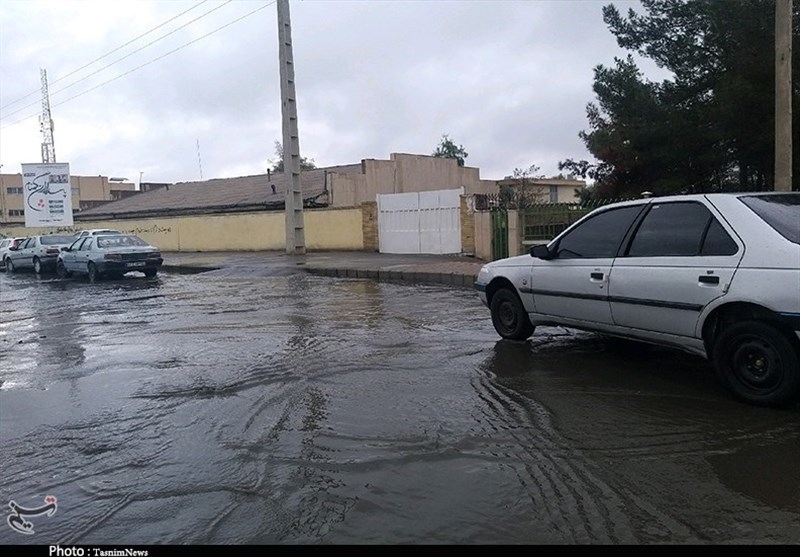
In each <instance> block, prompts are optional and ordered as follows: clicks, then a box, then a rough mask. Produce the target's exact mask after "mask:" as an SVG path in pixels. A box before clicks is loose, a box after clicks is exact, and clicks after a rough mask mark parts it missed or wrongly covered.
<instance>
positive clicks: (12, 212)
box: [8, 209, 25, 217]
mask: <svg viewBox="0 0 800 557" xmlns="http://www.w3.org/2000/svg"><path fill="white" fill-rule="evenodd" d="M8 216H9V217H24V216H25V211H23V210H21V209H9V210H8Z"/></svg>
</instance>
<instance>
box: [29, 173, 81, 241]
mask: <svg viewBox="0 0 800 557" xmlns="http://www.w3.org/2000/svg"><path fill="white" fill-rule="evenodd" d="M22 184H23V194H24V196H25V200H24V204H25V226H26V227H28V228H31V227H33V228H36V227H47V226H72V186H71V184H70V179H69V163H52V164H47V163H34V164H23V165H22Z"/></svg>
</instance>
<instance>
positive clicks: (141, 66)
mask: <svg viewBox="0 0 800 557" xmlns="http://www.w3.org/2000/svg"><path fill="white" fill-rule="evenodd" d="M275 2H277V0H273V1H272V2H270V3H269V4H264V5H263V6H261V7H260V8H256V9H255V10H253V11H250V12H247V13H246V14H244V15H243V16H241V17H238V18H236V19H234V20H232V21H230V22H228V23H226V24H225V25H222V26H221V27H217V28H216V29H214V30H213V31H209V32H208V33H206V34H205V35H202V36H200V37H197V38H196V39H194V40H192V41H189V42H188V43H185V44H183V45H181V46H179V47H178V48H175V49H173V50H170V51H169V52H167V53H165V54H162V55H161V56H158V57H157V58H153V59H152V60H150V61H149V62H145V63H144V64H141V65H140V66H136V67H135V68H133V69H131V70H128V71H127V72H125V73H123V74H120V75H118V76H117V77H114V78H112V79H109V80H108V81H104V82H103V83H101V84H99V85H95V86H94V87H91V88H89V89H87V90H85V91H82V92H80V93H78V94H76V95H73V96H71V97H69V98H67V99H64V100H63V101H61V102H58V103H56V104H54V105H53V106H54V107H55V106H61V105H62V104H65V103H68V102H69V101H71V100H73V99H77V98H78V97H81V96H83V95H85V94H87V93H90V92H92V91H94V90H95V89H99V88H100V87H103V86H104V85H108V84H109V83H111V82H113V81H116V80H118V79H120V78H121V77H125V76H126V75H129V74H132V73H133V72H135V71H137V70H140V69H142V68H144V67H145V66H149V65H150V64H152V63H154V62H158V61H159V60H161V59H163V58H166V57H167V56H170V55H171V54H174V53H176V52H178V51H179V50H183V49H184V48H186V47H187V46H190V45H193V44H194V43H196V42H198V41H201V40H203V39H205V38H206V37H208V36H210V35H213V34H214V33H216V32H217V31H221V30H222V29H225V28H226V27H230V26H231V25H233V24H234V23H238V22H239V21H241V20H243V19H244V18H246V17H250V16H251V15H253V14H254V13H256V12H260V11H261V10H263V9H264V8H268V7H270V6H272V5H273V4H275ZM37 115H38V113H36V114H31V115H30V116H26V117H24V118H20V119H19V120H17V121H15V122H11V123H10V124H6V125H5V126H2V127H0V130H4V129H6V128H9V127H11V126H15V125H17V124H19V123H20V122H24V121H25V120H28V119H30V118H33V117H34V116H37Z"/></svg>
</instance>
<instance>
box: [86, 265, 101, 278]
mask: <svg viewBox="0 0 800 557" xmlns="http://www.w3.org/2000/svg"><path fill="white" fill-rule="evenodd" d="M87 271H88V273H89V282H95V281H97V279H99V278H100V273H98V272H97V265H95V264H94V263H92V262H91V261H89V266H88V269H87Z"/></svg>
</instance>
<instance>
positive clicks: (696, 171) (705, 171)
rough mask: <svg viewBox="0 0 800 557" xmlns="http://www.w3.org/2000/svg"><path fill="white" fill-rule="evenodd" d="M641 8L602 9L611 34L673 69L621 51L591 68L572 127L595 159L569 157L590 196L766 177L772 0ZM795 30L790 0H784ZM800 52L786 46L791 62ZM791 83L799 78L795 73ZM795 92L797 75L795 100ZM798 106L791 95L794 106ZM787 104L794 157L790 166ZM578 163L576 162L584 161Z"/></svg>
mask: <svg viewBox="0 0 800 557" xmlns="http://www.w3.org/2000/svg"><path fill="white" fill-rule="evenodd" d="M641 4H642V7H643V9H644V13H637V12H636V11H634V10H629V11H628V12H627V15H622V14H621V13H620V11H619V10H618V9H617V8H616V7H615V6H614V5H608V6H605V7H604V8H603V17H604V20H605V22H606V24H607V25H608V27H609V29H610V31H611V32H612V33H613V34H614V35H615V37H616V39H617V43H618V44H619V45H620V46H621V47H623V48H625V49H628V50H630V51H633V52H636V53H638V54H639V55H641V56H644V57H647V58H650V59H652V60H654V61H655V62H656V63H657V64H658V65H659V66H661V67H663V68H665V69H667V70H669V71H670V72H671V73H672V77H671V78H670V79H667V80H664V81H663V82H661V83H653V82H650V81H647V80H645V79H644V77H643V75H642V74H641V72H640V71H639V69H638V67H637V66H636V64H635V62H634V61H633V58H632V57H631V56H630V55H629V56H627V57H626V58H625V59H617V60H616V61H615V64H614V65H613V66H612V67H605V66H602V65H601V66H597V67H596V68H595V71H594V86H593V89H594V92H595V94H596V101H595V102H593V103H590V104H589V105H588V106H587V117H588V122H589V128H590V129H589V130H588V131H583V132H581V133H580V137H581V138H582V139H583V141H584V143H585V144H586V146H587V148H588V149H589V151H590V152H591V153H592V155H594V157H595V158H596V159H597V163H596V164H589V163H586V161H578V162H576V161H572V160H567V161H563V162H562V163H560V164H559V169H562V165H563V168H567V169H569V170H571V171H575V172H576V173H579V172H581V171H585V173H586V176H587V177H589V178H591V179H593V180H595V184H596V190H597V191H596V192H595V195H596V196H597V197H618V196H625V195H638V194H639V193H641V192H642V191H644V190H649V191H652V192H654V193H657V194H663V193H677V192H687V193H688V192H699V191H722V190H756V189H771V188H772V184H773V181H774V168H773V165H774V155H773V148H774V91H775V77H774V33H775V21H774V19H775V18H774V14H775V3H774V0H641ZM793 17H794V31H793V34H794V36H795V37H796V36H798V34H799V33H798V30H800V3H799V2H795V3H794V13H793ZM798 69H800V56H798V49H794V58H793V72H794V75H800V74H798ZM795 83H796V84H797V83H798V81H797V80H795ZM798 101H800V87H798V86H797V85H795V88H794V102H795V103H797V102H798ZM795 106H797V105H795ZM797 113H798V111H795V112H794V114H795V125H794V131H793V133H794V137H793V145H794V164H795V169H794V172H795V175H797V172H798V170H800V126H798V123H800V118H798V114H797ZM583 163H586V164H583Z"/></svg>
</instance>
